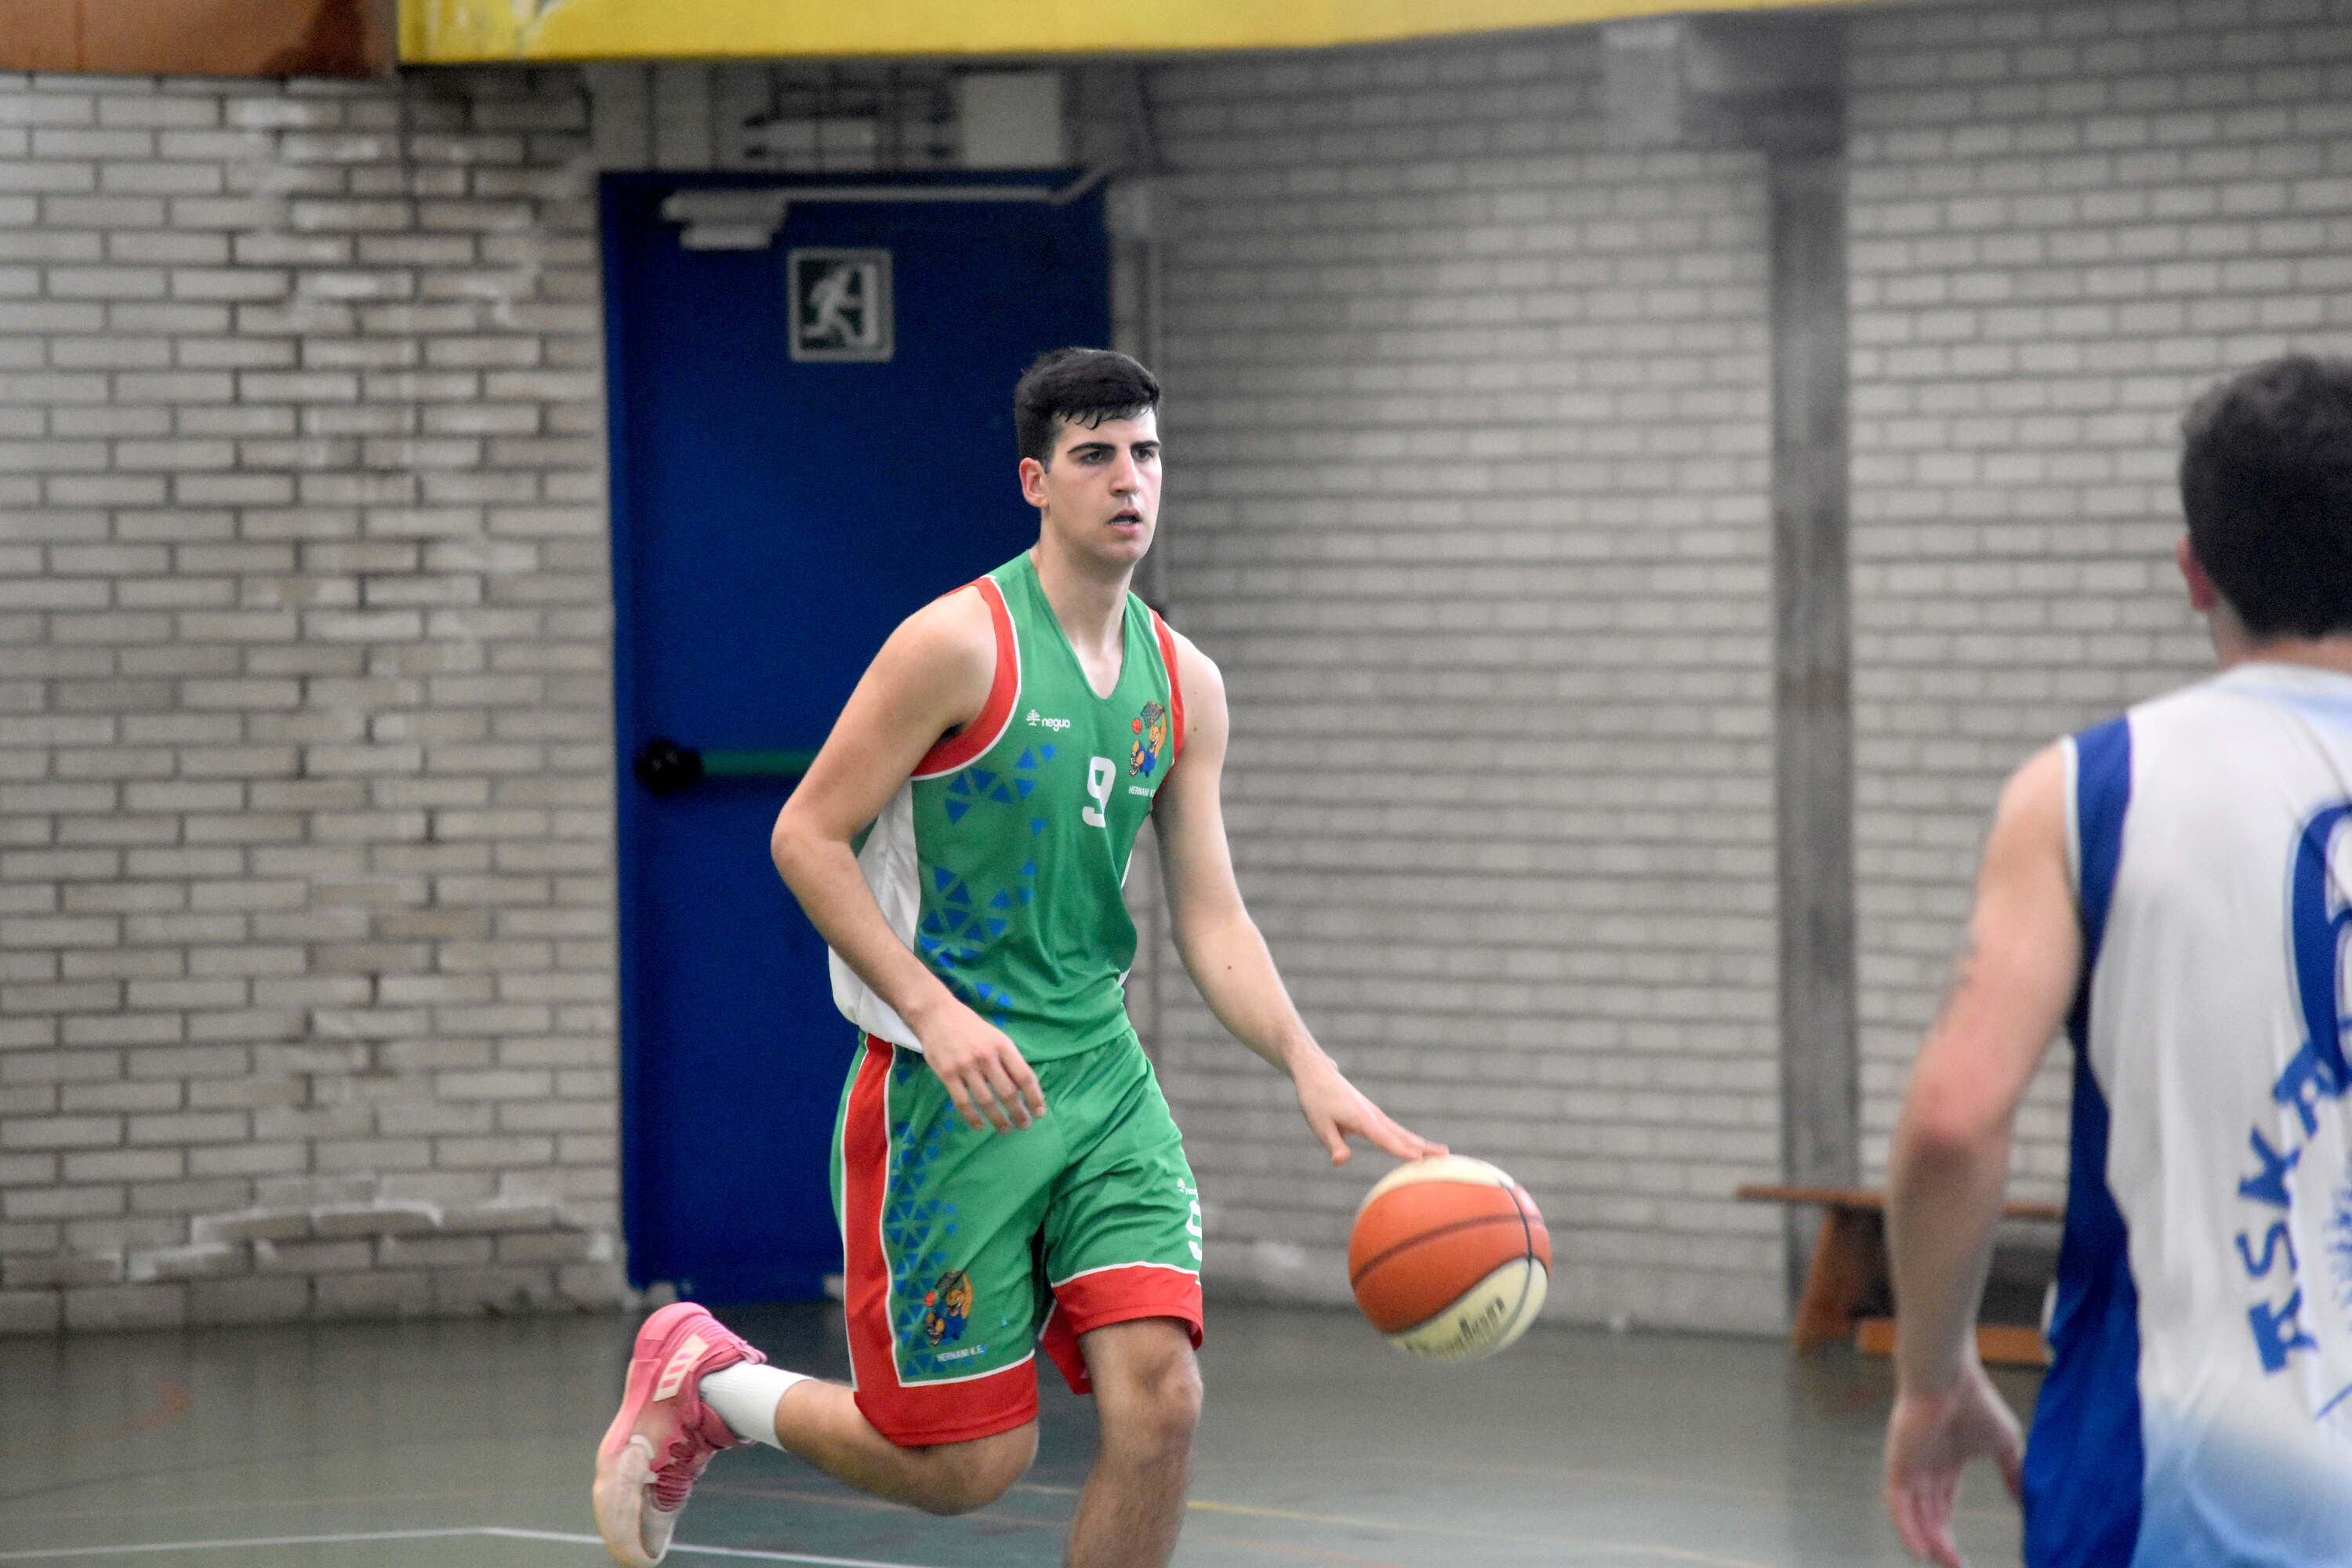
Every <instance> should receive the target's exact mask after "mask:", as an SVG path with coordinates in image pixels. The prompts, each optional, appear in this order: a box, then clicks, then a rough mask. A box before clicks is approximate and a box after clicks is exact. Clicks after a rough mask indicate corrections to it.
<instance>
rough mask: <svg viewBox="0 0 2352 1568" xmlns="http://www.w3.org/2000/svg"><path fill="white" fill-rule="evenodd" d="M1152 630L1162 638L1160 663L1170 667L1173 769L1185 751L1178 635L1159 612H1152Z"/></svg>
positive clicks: (1170, 742)
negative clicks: (1161, 617) (1177, 661)
mask: <svg viewBox="0 0 2352 1568" xmlns="http://www.w3.org/2000/svg"><path fill="white" fill-rule="evenodd" d="M1151 630H1152V632H1153V634H1154V635H1155V636H1157V637H1159V638H1160V663H1162V664H1164V665H1166V666H1167V667H1168V717H1169V720H1170V727H1169V731H1168V765H1169V766H1170V767H1171V768H1172V767H1174V766H1175V765H1176V759H1177V757H1178V756H1179V755H1181V753H1182V752H1183V750H1184V681H1183V678H1182V677H1181V676H1179V675H1178V674H1177V673H1176V634H1175V633H1174V632H1171V631H1170V630H1169V629H1168V623H1167V622H1166V621H1163V620H1161V619H1160V612H1159V611H1157V610H1154V611H1152V612H1151Z"/></svg>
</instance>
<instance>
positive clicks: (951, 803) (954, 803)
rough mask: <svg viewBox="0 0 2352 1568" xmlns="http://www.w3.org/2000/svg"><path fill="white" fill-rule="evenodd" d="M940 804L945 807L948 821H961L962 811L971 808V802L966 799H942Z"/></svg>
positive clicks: (964, 811)
mask: <svg viewBox="0 0 2352 1568" xmlns="http://www.w3.org/2000/svg"><path fill="white" fill-rule="evenodd" d="M940 805H944V806H945V807H947V812H948V820H949V821H950V823H956V822H961V821H962V820H963V816H964V813H966V812H968V811H970V810H971V802H970V801H968V800H944V801H941V802H940Z"/></svg>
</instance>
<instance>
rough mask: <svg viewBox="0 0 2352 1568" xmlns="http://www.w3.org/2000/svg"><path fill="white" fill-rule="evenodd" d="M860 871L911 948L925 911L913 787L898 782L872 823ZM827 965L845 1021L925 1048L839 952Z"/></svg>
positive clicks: (859, 854) (835, 1002) (829, 956)
mask: <svg viewBox="0 0 2352 1568" xmlns="http://www.w3.org/2000/svg"><path fill="white" fill-rule="evenodd" d="M857 868H858V869H859V870H861V871H863V872H865V873H866V886H867V887H868V888H870V889H873V892H874V901H875V902H876V903H877V904H879V905H881V906H882V918H883V919H884V920H887V921H889V922H890V929H891V930H892V931H896V932H898V940H899V941H900V942H905V943H907V944H908V946H910V947H911V946H913V945H914V941H915V922H916V921H918V920H919V919H920V918H921V916H922V912H923V893H922V888H921V886H920V885H919V883H918V882H917V880H916V867H915V789H914V785H913V784H900V785H899V786H898V794H896V795H892V796H891V797H890V804H889V805H886V806H884V807H883V808H882V815H881V816H877V817H876V818H875V819H874V826H873V828H872V830H871V831H869V832H868V833H867V834H866V844H865V847H863V848H861V849H859V850H858V852H857ZM825 961H826V963H828V964H829V965H830V966H831V968H832V971H833V1005H835V1006H836V1007H838V1008H840V1009H841V1016H843V1017H845V1018H846V1019H848V1020H849V1021H850V1022H851V1023H853V1024H855V1025H856V1026H858V1027H859V1028H861V1029H863V1030H865V1031H866V1033H867V1034H869V1035H872V1036H875V1037H877V1038H879V1039H885V1040H887V1041H889V1042H890V1043H891V1044H892V1045H894V1046H905V1047H908V1049H910V1050H920V1049H922V1047H921V1046H919V1045H918V1044H917V1043H916V1040H915V1031H914V1030H912V1029H910V1028H908V1026H907V1021H906V1020H905V1019H903V1018H901V1017H899V1016H898V1012H897V1010H896V1009H894V1008H893V1007H892V1006H891V1005H890V1004H888V1003H887V1002H885V1001H884V1000H882V998H881V997H879V996H877V995H876V994H874V991H873V988H872V987H870V986H868V985H867V984H866V982H864V981H863V980H860V979H859V978H858V977H857V972H856V970H854V969H852V968H850V967H849V965H848V964H847V963H844V962H843V961H842V957H841V954H839V953H837V952H834V951H833V950H832V949H831V948H827V949H826V950H825Z"/></svg>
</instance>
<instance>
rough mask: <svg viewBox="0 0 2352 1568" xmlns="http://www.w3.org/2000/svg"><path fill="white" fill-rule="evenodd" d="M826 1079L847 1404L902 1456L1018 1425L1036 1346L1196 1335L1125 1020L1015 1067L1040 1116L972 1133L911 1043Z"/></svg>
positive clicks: (1188, 1231) (1162, 1110)
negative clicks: (1026, 1074) (1127, 1336)
mask: <svg viewBox="0 0 2352 1568" xmlns="http://www.w3.org/2000/svg"><path fill="white" fill-rule="evenodd" d="M860 1043H861V1049H860V1051H859V1055H858V1058H857V1061H856V1065H855V1067H854V1068H852V1069H851V1071H850V1075H849V1082H848V1084H847V1085H846V1086H845V1088H844V1089H843V1090H842V1096H841V1114H840V1117H839V1119H838V1121H836V1123H835V1130H834V1164H833V1206H834V1213H835V1215H837V1216H838V1217H839V1219H840V1221H841V1240H842V1253H843V1292H842V1294H843V1302H844V1306H845V1316H846V1318H847V1321H848V1329H849V1360H850V1367H851V1371H852V1376H853V1381H854V1383H855V1385H856V1391H857V1407H858V1409H859V1410H861V1411H863V1412H864V1413H865V1415H866V1419H867V1420H868V1421H871V1422H872V1423H873V1424H874V1426H875V1428H876V1429H877V1431H879V1432H880V1433H881V1434H882V1435H883V1436H886V1437H887V1438H889V1439H890V1440H891V1441H892V1442H894V1443H897V1444H898V1445H899V1446H900V1447H919V1446H926V1445H929V1444H933V1443H961V1442H967V1441H970V1440H971V1439H972V1438H975V1437H986V1436H992V1434H994V1433H998V1432H1009V1431H1011V1430H1012V1429H1013V1428H1014V1427H1016V1426H1022V1425H1024V1424H1025V1423H1027V1422H1029V1421H1032V1420H1034V1419H1035V1417H1036V1415H1037V1373H1036V1369H1035V1368H1034V1367H1033V1366H1032V1365H1031V1364H1030V1363H1032V1362H1033V1361H1034V1360H1035V1358H1036V1353H1037V1351H1038V1348H1039V1347H1040V1346H1043V1348H1044V1349H1045V1353H1046V1354H1047V1355H1049V1356H1051V1357H1052V1358H1053V1360H1054V1363H1055V1365H1057V1366H1059V1367H1060V1368H1061V1369H1062V1375H1063V1376H1064V1377H1065V1378H1066V1379H1068V1380H1069V1384H1070V1387H1071V1388H1072V1389H1073V1390H1074V1391H1076V1392H1077V1393H1080V1394H1085V1393H1087V1392H1088V1391H1089V1390H1090V1388H1091V1386H1092V1385H1091V1384H1089V1383H1088V1381H1087V1369H1086V1362H1085V1360H1084V1358H1083V1357H1082V1356H1081V1355H1080V1353H1079V1351H1078V1336H1080V1335H1081V1334H1084V1333H1087V1332H1088V1331H1091V1330H1095V1329H1099V1328H1102V1327H1105V1326H1106V1325H1108V1324H1111V1323H1121V1322H1127V1321H1131V1320H1134V1319H1138V1318H1175V1319H1178V1320H1180V1321H1182V1322H1183V1323H1184V1324H1185V1326H1186V1327H1187V1328H1188V1329H1189V1330H1190V1331H1191V1332H1192V1342H1193V1344H1194V1345H1195V1346H1197V1345H1199V1344H1200V1342H1201V1200H1200V1189H1199V1188H1197V1187H1196V1186H1194V1185H1193V1183H1192V1166H1190V1165H1189V1164H1187V1163H1185V1160H1184V1143H1183V1140H1182V1138H1181V1136H1180V1135H1179V1134H1178V1132H1177V1131H1176V1123H1175V1121H1174V1120H1173V1119H1172V1118H1171V1117H1170V1115H1169V1114H1168V1102H1167V1100H1164V1099H1162V1098H1161V1096H1160V1085H1159V1082H1158V1080H1157V1079H1154V1078H1153V1076H1152V1072H1151V1064H1150V1062H1149V1061H1148V1060H1146V1059H1145V1058H1144V1055H1143V1047H1142V1046H1141V1045H1140V1044H1139V1042H1138V1041H1137V1040H1136V1037H1135V1035H1134V1033H1133V1032H1132V1031H1129V1033H1127V1034H1125V1035H1122V1036H1121V1037H1118V1039H1115V1040H1112V1041H1110V1042H1109V1043H1108V1044H1106V1045H1101V1046H1097V1047H1094V1048H1093V1049H1091V1050H1087V1051H1081V1052H1079V1053H1078V1054H1077V1055H1076V1056H1070V1057H1062V1058H1055V1059H1053V1060H1049V1061H1043V1062H1035V1063H1033V1064H1031V1065H1032V1067H1033V1068H1034V1070H1035V1072H1036V1074H1037V1081H1038V1085H1039V1087H1040V1088H1041V1089H1044V1090H1045V1106H1046V1113H1045V1116H1044V1117H1043V1118H1042V1119H1041V1120H1039V1121H1036V1122H1035V1123H1034V1124H1033V1125H1031V1126H1030V1127H1028V1128H1027V1129H1025V1130H1016V1131H1011V1132H998V1131H993V1130H985V1131H978V1132H975V1131H972V1130H971V1128H969V1127H967V1126H965V1125H964V1121H963V1119H962V1117H961V1116H960V1115H958V1114H957V1112H956V1108H955V1102H954V1101H953V1100H950V1099H949V1098H948V1093H947V1090H946V1089H944V1088H943V1087H941V1085H940V1080H939V1079H938V1078H937V1077H936V1076H934V1075H933V1074H932V1072H931V1070H930V1068H929V1066H928V1065H926V1064H925V1062H924V1060H923V1058H922V1054H921V1053H920V1052H919V1051H914V1050H909V1049H907V1048H906V1047H899V1046H893V1045H892V1044H891V1043H890V1042H889V1041H887V1040H883V1039H877V1038H876V1037H873V1036H871V1035H865V1036H861V1037H860Z"/></svg>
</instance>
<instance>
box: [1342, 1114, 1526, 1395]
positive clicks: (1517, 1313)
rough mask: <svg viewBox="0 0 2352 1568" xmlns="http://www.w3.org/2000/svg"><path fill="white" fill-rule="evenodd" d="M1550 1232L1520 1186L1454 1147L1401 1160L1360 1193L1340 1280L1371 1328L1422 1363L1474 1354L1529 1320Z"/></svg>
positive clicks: (1515, 1333) (1514, 1334) (1488, 1351)
mask: <svg viewBox="0 0 2352 1568" xmlns="http://www.w3.org/2000/svg"><path fill="white" fill-rule="evenodd" d="M1550 1279H1551V1235H1550V1233H1549V1231H1547V1230H1545V1229H1544V1222H1543V1215H1540V1214H1538V1213H1537V1212H1536V1205H1535V1200H1534V1199H1533V1198H1530V1197H1528V1194H1527V1189H1526V1188H1524V1187H1522V1186H1520V1185H1519V1184H1517V1182H1515V1181H1513V1180H1511V1178H1510V1177H1508V1176H1507V1175H1505V1174H1504V1173H1502V1172H1500V1171H1498V1170H1496V1168H1495V1167H1494V1166H1492V1165H1489V1164H1488V1163H1486V1161H1484V1160H1473V1159H1469V1158H1467V1157H1466V1156H1464V1155H1460V1154H1446V1155H1442V1156H1440V1157H1439V1158H1437V1159H1433V1160H1416V1161H1414V1162H1413V1163H1412V1164H1410V1165H1401V1166H1399V1167H1398V1168H1397V1169H1395V1170H1393V1171H1391V1172H1390V1173H1388V1174H1387V1175H1386V1176H1384V1177H1382V1178H1381V1182H1380V1184H1379V1185H1377V1186H1375V1187H1374V1188H1373V1189H1372V1190H1371V1191H1370V1192H1369V1193H1367V1194H1364V1202H1363V1205H1362V1206H1361V1207H1360V1208H1359V1209H1357V1210H1356V1227H1355V1230H1354V1231H1353V1233H1351V1234H1350V1235H1349V1237H1348V1283H1349V1285H1350V1286H1352V1287H1353V1288H1354V1289H1355V1292H1356V1305H1357V1306H1359V1307H1360V1308H1362V1309H1363V1311H1364V1316H1365V1317H1367V1318H1369V1319H1370V1320H1371V1324H1372V1327H1374V1328H1376V1329H1378V1330H1380V1331H1381V1332H1382V1333H1384V1334H1386V1335H1387V1336H1388V1337H1389V1342H1390V1343H1391V1344H1393V1345H1395V1346H1396V1347H1397V1348H1398V1349H1400V1350H1403V1351H1408V1352H1412V1354H1414V1355H1417V1356H1426V1357H1428V1358H1429V1359H1430V1360H1432V1361H1476V1360H1477V1359H1478V1358H1479V1357H1480V1356H1488V1355H1492V1354H1494V1353H1495V1352H1496V1351H1498V1350H1501V1349H1502V1348H1503V1347H1504V1346H1505V1345H1507V1344H1509V1343H1510V1342H1512V1341H1513V1340H1516V1339H1517V1338H1518V1337H1519V1335H1520V1334H1522V1333H1524V1332H1525V1331H1527V1326H1528V1324H1529V1323H1531V1322H1533V1321H1535V1317H1536V1313H1537V1312H1538V1310H1541V1308H1542V1307H1543V1301H1544V1289H1545V1287H1546V1286H1547V1285H1548V1284H1549V1282H1550Z"/></svg>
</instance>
